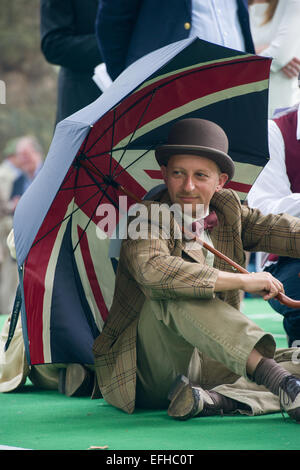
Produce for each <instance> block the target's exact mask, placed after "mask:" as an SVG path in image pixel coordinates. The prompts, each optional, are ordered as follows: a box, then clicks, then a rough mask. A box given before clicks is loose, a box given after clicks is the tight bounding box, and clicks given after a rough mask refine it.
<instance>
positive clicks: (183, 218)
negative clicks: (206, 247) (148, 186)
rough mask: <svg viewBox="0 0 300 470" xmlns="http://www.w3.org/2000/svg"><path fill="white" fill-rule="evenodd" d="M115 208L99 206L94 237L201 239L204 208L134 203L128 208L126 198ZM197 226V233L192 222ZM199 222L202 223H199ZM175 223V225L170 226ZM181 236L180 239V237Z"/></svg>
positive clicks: (121, 197) (198, 206)
mask: <svg viewBox="0 0 300 470" xmlns="http://www.w3.org/2000/svg"><path fill="white" fill-rule="evenodd" d="M118 206H119V208H118V209H116V207H115V206H114V205H112V204H109V203H107V204H101V205H99V207H98V208H97V211H96V216H97V217H100V221H99V222H98V223H97V228H96V234H97V237H98V238H100V239H105V238H110V239H120V240H124V239H127V238H130V239H131V240H137V239H158V238H163V239H170V238H171V236H172V238H174V239H181V238H182V237H183V236H184V238H185V240H193V239H194V238H195V237H197V238H200V239H201V235H202V233H203V231H204V225H203V217H204V205H203V204H196V205H195V206H194V205H192V204H184V206H183V207H182V206H181V205H180V204H172V205H171V206H169V205H168V204H161V203H160V204H156V203H152V204H150V205H149V204H147V205H146V204H143V203H138V204H134V205H132V206H130V207H129V209H128V200H127V196H120V197H119V204H118ZM194 220H197V221H199V222H198V223H197V229H195V228H193V225H192V222H193V221H194ZM201 220H202V222H201ZM174 221H175V222H174ZM183 234H184V235H183Z"/></svg>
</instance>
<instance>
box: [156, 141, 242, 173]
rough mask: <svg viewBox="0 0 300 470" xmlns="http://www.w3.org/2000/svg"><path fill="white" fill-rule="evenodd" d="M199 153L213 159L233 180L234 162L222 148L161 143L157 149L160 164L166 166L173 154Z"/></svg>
mask: <svg viewBox="0 0 300 470" xmlns="http://www.w3.org/2000/svg"><path fill="white" fill-rule="evenodd" d="M178 154H183V155H185V154H186V155H198V156H199V157H206V158H209V159H210V160H213V161H214V162H215V163H216V165H218V167H219V168H220V170H221V172H222V173H226V174H227V175H228V179H229V180H231V179H232V178H233V175H234V163H233V160H232V159H231V158H230V156H229V155H227V153H225V152H222V151H221V150H217V149H213V148H211V147H202V146H198V145H171V144H169V145H168V144H166V145H161V146H160V147H157V149H156V150H155V157H156V160H157V162H158V164H159V165H160V166H162V165H164V166H166V165H167V164H168V160H169V158H170V157H171V156H172V155H178Z"/></svg>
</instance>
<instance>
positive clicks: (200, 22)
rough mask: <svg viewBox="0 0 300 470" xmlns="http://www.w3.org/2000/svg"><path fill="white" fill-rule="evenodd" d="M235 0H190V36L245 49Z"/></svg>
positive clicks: (240, 49) (239, 49) (237, 48)
mask: <svg viewBox="0 0 300 470" xmlns="http://www.w3.org/2000/svg"><path fill="white" fill-rule="evenodd" d="M237 9H238V6H237V2H236V0H192V27H191V31H190V36H198V37H199V38H201V39H204V40H205V41H209V42H212V43H214V44H219V45H221V46H225V47H229V48H231V49H236V50H238V51H245V40H244V36H243V33H242V29H241V25H240V22H239V19H238V14H237Z"/></svg>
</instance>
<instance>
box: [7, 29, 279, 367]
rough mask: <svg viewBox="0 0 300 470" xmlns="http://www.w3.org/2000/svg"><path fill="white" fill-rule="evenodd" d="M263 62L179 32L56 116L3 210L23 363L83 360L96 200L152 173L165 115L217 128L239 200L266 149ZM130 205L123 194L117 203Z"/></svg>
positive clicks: (100, 274) (98, 288)
mask: <svg viewBox="0 0 300 470" xmlns="http://www.w3.org/2000/svg"><path fill="white" fill-rule="evenodd" d="M270 64H271V60H270V59H267V58H263V57H260V56H255V55H251V54H246V53H243V52H240V51H235V50H232V49H228V48H224V47H221V46H217V45H214V44H211V43H208V42H206V41H202V40H200V39H198V38H190V39H187V40H183V41H180V42H177V43H173V44H171V45H169V46H166V47H164V48H162V49H160V50H158V51H155V52H153V53H151V54H149V55H147V56H145V57H143V58H142V59H140V60H139V61H137V62H136V63H134V64H132V65H131V66H130V67H129V68H128V69H126V70H125V71H124V72H123V73H122V74H121V75H120V76H119V77H118V79H117V80H116V81H115V82H114V83H113V84H112V85H111V87H110V88H109V89H108V90H107V91H106V92H105V93H104V94H103V95H102V96H100V98H99V99H97V100H96V101H95V102H94V103H92V104H91V105H89V106H87V107H86V108H84V109H82V110H81V111H79V112H77V113H75V114H73V115H72V116H70V117H68V118H67V119H65V120H64V121H62V122H60V123H59V124H58V125H57V127H56V130H55V134H54V137H53V140H52V143H51V146H50V149H49V153H48V155H47V158H46V160H45V164H44V166H43V169H42V170H41V171H40V173H39V175H38V176H37V178H36V179H35V181H34V182H33V183H32V185H31V186H30V188H29V189H28V190H27V191H26V193H25V194H24V195H23V197H22V199H21V200H20V202H19V204H18V206H17V210H16V213H15V218H14V237H15V245H16V253H17V262H18V268H19V277H20V290H21V295H22V308H21V315H22V328H23V334H24V343H25V350H26V355H27V360H28V362H29V363H30V364H45V363H74V362H75V363H85V364H92V363H93V354H92V345H93V342H94V339H95V338H96V337H97V336H98V335H99V333H100V332H101V331H102V327H103V323H104V321H105V319H106V317H107V315H108V311H109V308H110V306H111V303H112V298H113V293H114V283H115V270H116V266H117V259H114V258H111V257H110V256H108V252H109V244H110V239H109V237H107V236H99V230H100V229H99V222H100V221H101V220H103V214H102V215H99V212H98V207H99V205H101V204H111V205H113V206H114V207H115V208H116V209H118V205H119V200H120V199H119V196H120V195H124V194H123V193H122V192H121V190H120V186H122V187H125V188H126V189H127V190H129V191H130V192H131V193H133V194H135V195H136V196H137V197H138V198H140V199H141V198H143V197H144V196H145V195H146V194H147V193H148V192H149V191H150V190H151V189H152V188H153V187H155V186H157V185H158V184H160V183H162V182H163V181H162V175H161V172H160V168H159V167H158V165H157V162H156V160H155V157H154V148H155V147H156V146H157V145H159V144H162V143H164V142H165V141H166V137H167V134H168V130H169V128H170V126H171V125H173V124H174V122H175V121H176V120H178V119H182V118H186V117H200V118H204V119H209V120H212V121H214V122H216V123H217V124H219V125H220V126H221V127H223V129H224V130H225V132H226V133H227V135H228V138H229V154H230V156H231V158H232V159H233V160H234V161H235V165H236V172H235V177H234V179H233V181H230V183H229V186H230V187H231V188H233V189H235V190H236V191H238V193H239V194H240V197H241V199H244V198H245V196H246V194H247V192H248V190H249V189H250V187H251V185H252V183H253V182H254V180H255V179H256V177H257V176H258V174H259V172H260V171H261V169H262V168H263V166H264V165H265V164H266V163H267V161H268V158H269V155H268V138H267V106H268V80H269V70H270ZM133 203H135V201H134V199H130V198H129V200H128V207H129V206H130V205H131V204H133ZM117 219H118V218H117ZM117 219H116V221H115V224H118V222H119V220H117ZM113 228H114V227H113ZM100 232H101V230H100ZM101 235H103V234H101ZM108 235H109V234H108Z"/></svg>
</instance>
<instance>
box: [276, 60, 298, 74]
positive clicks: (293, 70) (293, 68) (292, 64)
mask: <svg viewBox="0 0 300 470" xmlns="http://www.w3.org/2000/svg"><path fill="white" fill-rule="evenodd" d="M281 70H282V72H283V73H284V74H285V75H286V76H287V77H289V78H293V77H298V76H299V73H300V59H298V57H294V58H293V59H292V60H290V61H289V62H288V63H287V64H286V65H285V66H284V67H282V69H281Z"/></svg>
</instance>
